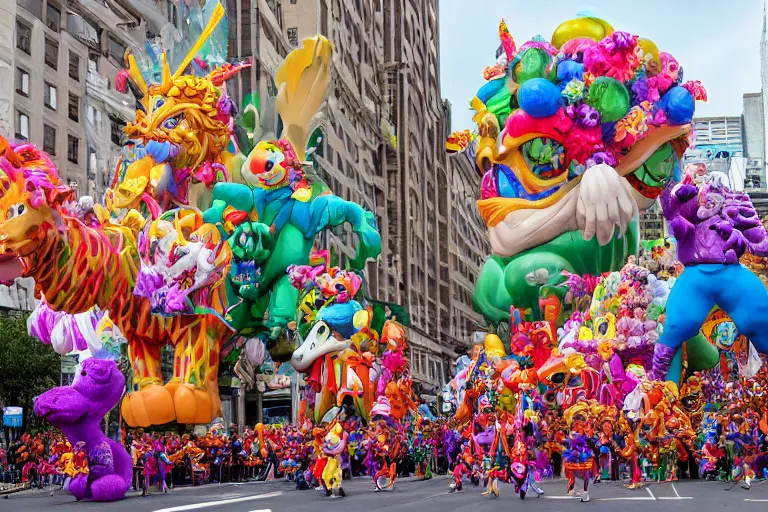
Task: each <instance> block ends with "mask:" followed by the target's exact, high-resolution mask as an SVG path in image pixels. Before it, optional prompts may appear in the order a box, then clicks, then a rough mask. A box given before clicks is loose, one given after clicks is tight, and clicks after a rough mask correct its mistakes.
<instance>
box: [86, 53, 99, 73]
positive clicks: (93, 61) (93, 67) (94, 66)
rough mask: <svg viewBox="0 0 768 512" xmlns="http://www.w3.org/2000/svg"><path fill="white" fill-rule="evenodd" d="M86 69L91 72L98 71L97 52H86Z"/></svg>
mask: <svg viewBox="0 0 768 512" xmlns="http://www.w3.org/2000/svg"><path fill="white" fill-rule="evenodd" d="M88 71H89V72H91V73H98V72H99V54H98V53H96V52H88Z"/></svg>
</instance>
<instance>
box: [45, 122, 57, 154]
mask: <svg viewBox="0 0 768 512" xmlns="http://www.w3.org/2000/svg"><path fill="white" fill-rule="evenodd" d="M43 151H45V152H46V153H48V154H49V155H54V156H55V155H56V129H55V128H53V127H51V126H48V125H47V124H45V125H43Z"/></svg>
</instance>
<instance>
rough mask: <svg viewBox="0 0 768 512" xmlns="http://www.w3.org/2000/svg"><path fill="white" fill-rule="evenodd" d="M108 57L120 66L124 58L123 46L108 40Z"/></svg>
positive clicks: (110, 39) (113, 40)
mask: <svg viewBox="0 0 768 512" xmlns="http://www.w3.org/2000/svg"><path fill="white" fill-rule="evenodd" d="M109 55H110V56H111V57H112V58H113V59H115V60H116V61H117V62H118V64H120V65H121V66H122V64H123V57H125V46H123V44H122V43H121V42H119V41H116V40H115V39H113V38H111V37H110V38H109Z"/></svg>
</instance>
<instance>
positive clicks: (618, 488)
mask: <svg viewBox="0 0 768 512" xmlns="http://www.w3.org/2000/svg"><path fill="white" fill-rule="evenodd" d="M450 482H451V480H450V479H449V478H447V477H438V478H435V479H433V480H431V481H428V482H418V481H402V482H398V485H397V489H396V490H395V491H393V492H384V493H374V492H372V490H371V483H370V481H369V480H367V479H355V480H354V481H352V482H346V483H345V485H344V488H345V490H346V491H347V493H348V496H347V498H345V499H337V500H331V499H328V498H325V497H324V496H322V495H321V494H320V493H319V492H317V491H312V490H309V491H296V490H294V488H293V485H292V484H290V483H287V482H282V481H281V482H270V483H252V484H240V485H238V484H223V485H207V486H202V487H196V488H183V489H177V490H176V491H174V492H173V493H171V494H168V495H159V494H153V495H152V496H150V497H147V498H142V497H140V496H138V495H137V494H136V493H131V494H130V495H129V497H128V498H127V499H125V500H123V501H121V502H118V503H112V504H109V505H108V506H109V510H110V511H130V512H145V511H146V512H183V511H186V510H200V511H210V512H266V511H268V510H269V511H271V512H319V511H322V510H329V511H355V512H357V511H365V512H376V511H382V512H384V511H386V512H398V511H403V512H405V511H413V510H418V511H419V512H451V511H462V512H466V511H471V512H486V511H487V512H491V511H494V510H499V509H505V510H510V509H517V510H523V509H524V510H526V511H529V510H530V511H533V512H535V511H538V510H541V511H548V512H558V511H571V510H581V511H583V510H584V509H590V510H595V511H598V510H599V511H605V512H609V511H611V512H613V511H616V510H621V511H622V512H633V511H646V510H649V507H652V510H653V512H659V511H675V512H689V511H691V512H692V511H696V512H700V511H704V510H720V509H722V508H724V507H734V506H736V507H739V508H740V510H744V511H751V510H754V511H758V510H760V511H764V510H766V506H768V484H762V483H757V484H755V485H754V486H753V487H752V489H751V490H749V491H745V490H743V489H741V488H740V487H739V486H735V487H733V489H731V490H730V491H726V489H727V488H728V487H730V485H731V484H724V483H716V482H678V483H675V484H652V485H649V486H647V487H645V488H644V489H640V490H636V491H631V490H628V489H625V488H624V487H623V486H622V485H620V484H617V483H603V484H598V485H594V486H592V489H591V492H590V497H591V498H592V501H591V502H590V503H581V502H579V501H578V499H574V498H570V497H568V496H566V495H565V484H564V483H563V482H562V481H557V482H546V483H545V484H544V486H543V487H544V489H545V491H546V495H545V496H543V497H542V498H539V499H537V498H535V497H534V498H526V500H525V501H521V500H520V499H519V498H518V497H517V495H515V494H514V493H513V488H512V486H509V485H504V486H502V487H501V497H500V498H498V499H494V498H489V497H486V496H481V495H480V493H481V492H482V491H483V489H482V488H479V487H474V486H472V485H469V486H467V487H466V488H465V491H464V492H463V493H460V494H457V493H449V492H448V491H449V488H448V485H449V484H450ZM104 506H105V505H104V504H99V503H77V502H75V501H74V499H73V498H72V497H71V496H70V495H69V494H67V493H63V492H60V493H58V494H57V496H55V497H53V498H51V497H49V496H48V495H47V493H46V494H43V493H41V492H40V491H33V492H32V491H31V492H26V493H22V494H14V495H11V496H10V497H9V498H8V499H7V500H6V499H0V510H3V511H12V512H26V511H37V510H46V511H48V510H51V511H56V512H69V511H73V512H74V511H77V512H88V511H96V510H101V509H103V507H104Z"/></svg>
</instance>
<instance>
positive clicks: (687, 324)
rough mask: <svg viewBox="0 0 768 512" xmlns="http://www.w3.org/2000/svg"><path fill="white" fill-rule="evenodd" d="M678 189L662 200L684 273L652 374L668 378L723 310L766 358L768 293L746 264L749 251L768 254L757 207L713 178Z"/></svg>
mask: <svg viewBox="0 0 768 512" xmlns="http://www.w3.org/2000/svg"><path fill="white" fill-rule="evenodd" d="M687 181H688V182H683V183H672V184H670V185H668V186H667V188H666V189H665V190H664V193H662V195H661V206H662V209H663V211H664V217H666V219H667V221H668V222H669V229H670V232H671V233H672V234H673V235H674V236H675V238H676V239H677V244H678V246H677V253H678V258H679V259H680V262H681V263H683V265H685V270H684V271H683V273H682V274H681V275H680V277H679V278H678V279H677V281H676V282H675V286H674V287H673V288H672V290H671V291H670V293H669V297H668V299H667V312H666V317H667V319H666V323H665V324H664V333H663V334H662V336H661V338H660V339H659V342H658V343H656V345H655V352H654V358H653V375H654V376H655V377H656V378H664V377H665V376H666V375H667V371H668V370H669V367H670V364H671V362H672V358H673V356H674V355H675V352H676V351H677V350H678V349H679V348H680V346H681V345H682V343H683V341H685V340H687V339H689V338H691V337H693V336H695V335H696V333H697V332H698V330H699V328H700V327H701V324H702V323H703V322H704V320H706V318H707V315H708V314H709V312H710V311H711V310H712V307H713V306H715V305H717V306H720V308H721V309H723V310H725V312H726V313H728V315H729V316H730V317H731V318H732V319H733V322H734V324H736V327H737V328H738V330H739V333H740V334H743V335H745V336H746V337H747V338H749V340H750V341H751V342H752V343H753V344H754V345H755V347H756V348H757V350H758V351H759V352H761V353H763V354H765V353H768V293H766V290H765V286H763V284H762V282H761V281H760V279H758V277H757V276H756V275H755V274H753V273H752V272H751V271H750V270H749V269H747V268H746V267H744V266H743V265H741V264H739V258H740V257H741V256H742V255H743V254H744V252H746V251H747V250H749V251H750V252H751V253H752V254H754V255H756V256H768V234H766V231H765V229H764V228H763V226H762V224H761V222H760V217H759V216H758V214H757V212H756V211H755V208H754V206H753V205H752V202H751V201H750V199H749V196H747V195H746V194H745V193H743V192H734V191H732V190H729V189H728V188H727V187H725V186H723V185H720V184H719V183H717V182H715V181H713V180H711V179H710V180H705V181H704V183H703V184H702V185H701V186H700V187H697V186H696V185H694V184H693V183H690V181H691V180H687Z"/></svg>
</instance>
